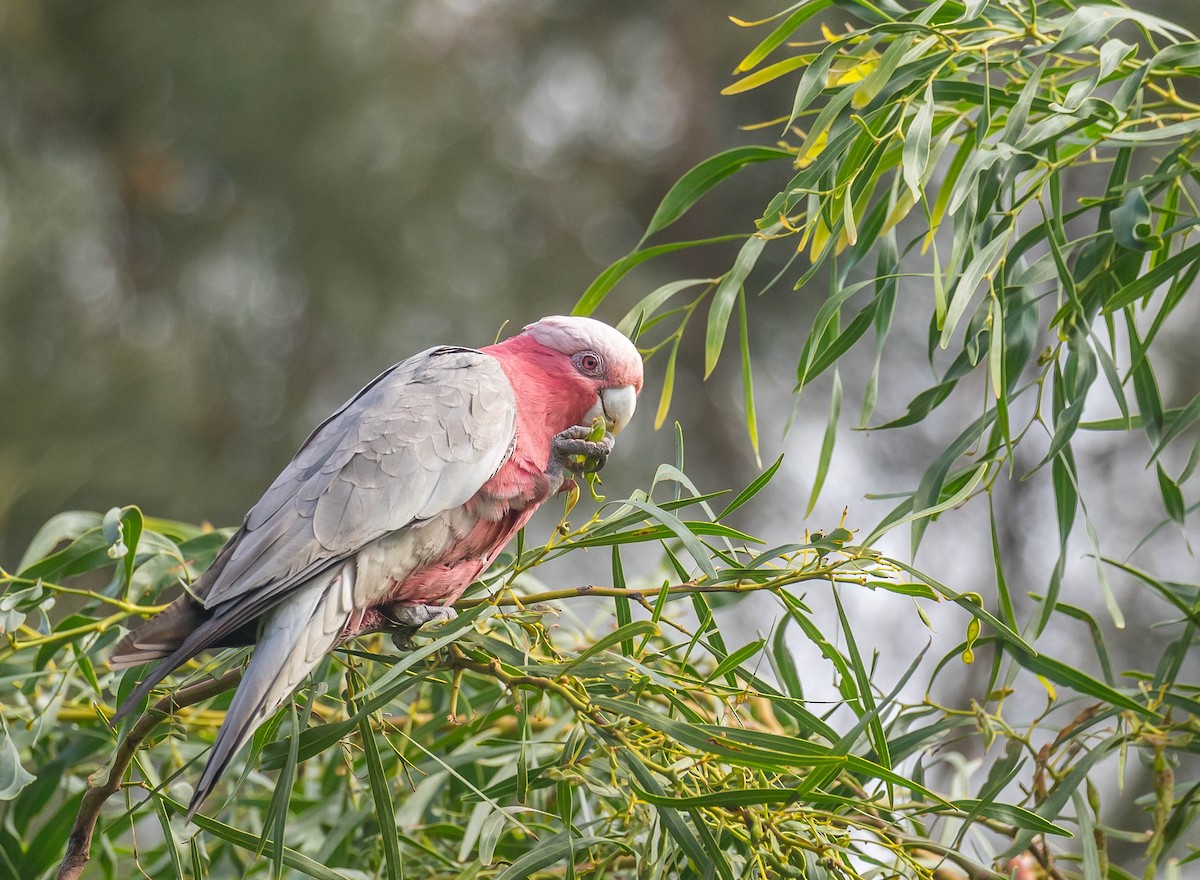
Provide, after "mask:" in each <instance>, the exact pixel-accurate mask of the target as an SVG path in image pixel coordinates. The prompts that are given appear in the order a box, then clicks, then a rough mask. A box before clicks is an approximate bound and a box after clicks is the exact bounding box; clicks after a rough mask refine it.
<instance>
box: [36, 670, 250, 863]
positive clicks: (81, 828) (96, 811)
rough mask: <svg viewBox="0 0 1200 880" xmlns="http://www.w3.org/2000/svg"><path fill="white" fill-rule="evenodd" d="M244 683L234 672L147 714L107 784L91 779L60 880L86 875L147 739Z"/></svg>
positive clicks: (171, 697)
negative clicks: (102, 828) (107, 808)
mask: <svg viewBox="0 0 1200 880" xmlns="http://www.w3.org/2000/svg"><path fill="white" fill-rule="evenodd" d="M241 680H242V671H241V670H240V669H233V670H230V671H229V672H227V673H225V674H224V675H222V676H221V677H220V678H214V679H210V680H208V681H202V682H199V683H197V684H194V685H190V686H188V687H185V688H180V689H179V690H177V691H175V692H174V693H170V694H167V695H166V696H164V697H161V698H159V700H158V701H157V702H156V703H155V704H154V705H153V706H151V707H150V708H149V709H147V710H146V712H145V713H144V714H143V715H142V717H141V718H139V719H138V720H137V723H136V724H134V725H133V727H131V728H130V730H129V733H128V734H126V736H125V739H123V740H122V741H121V744H120V745H119V746H117V750H116V752H115V753H114V754H113V759H112V765H111V766H110V767H109V771H108V775H107V777H105V779H104V782H102V783H101V784H99V785H97V784H95V783H94V782H93V781H92V779H91V778H89V779H88V783H87V791H86V792H84V795H83V801H82V802H81V803H80V804H79V813H78V815H76V817H75V824H74V825H73V826H72V827H71V836H70V837H69V838H68V839H67V853H66V855H65V856H64V857H63V860H62V864H61V865H60V866H59V869H58V875H57V877H58V880H75V878H77V877H79V875H80V874H81V873H83V869H84V867H85V866H86V865H87V863H88V860H89V859H90V858H91V855H92V836H93V835H94V834H95V831H96V822H97V821H98V820H99V819H100V810H101V808H103V806H104V804H105V802H106V801H107V800H108V799H109V798H110V797H112V796H113V795H114V794H116V793H117V792H118V791H120V790H121V780H122V778H123V777H124V776H125V771H126V770H128V769H129V765H130V764H131V763H132V762H133V758H134V756H135V755H136V754H137V751H138V749H139V748H141V745H142V742H143V741H144V740H145V739H146V737H148V736H149V735H150V734H151V733H153V732H154V729H155V728H156V727H158V725H159V724H160V723H161V722H163V721H165V720H166V719H167V718H169V717H170V716H171V715H173V714H174V713H175V712H177V711H179V710H180V709H182V708H184V707H185V706H191V705H194V704H195V703H200V702H203V701H204V700H207V699H209V698H211V697H215V696H216V695H217V694H222V693H224V692H225V691H228V690H231V689H233V688H234V687H236V686H237V683H238V682H239V681H241Z"/></svg>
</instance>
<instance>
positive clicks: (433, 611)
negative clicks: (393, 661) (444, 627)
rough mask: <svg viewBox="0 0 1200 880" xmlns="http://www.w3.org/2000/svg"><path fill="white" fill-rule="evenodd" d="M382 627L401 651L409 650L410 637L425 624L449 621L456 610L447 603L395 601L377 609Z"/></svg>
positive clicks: (454, 616)
mask: <svg viewBox="0 0 1200 880" xmlns="http://www.w3.org/2000/svg"><path fill="white" fill-rule="evenodd" d="M377 610H378V612H379V616H380V619H381V621H382V623H383V624H384V627H383V628H384V629H385V631H387V632H390V633H391V634H392V644H394V645H395V646H396V647H397V648H399V649H400V650H401V651H407V650H409V649H410V648H411V647H412V645H411V644H410V642H411V639H412V637H413V636H414V635H416V634H417V631H418V630H419V629H421V627H423V626H426V625H427V624H430V623H433V624H441V623H449V622H450V621H452V620H454V619H455V618H456V617H458V612H457V611H455V610H454V609H453V608H451V607H449V606H448V605H413V604H410V603H408V602H396V603H394V604H391V605H380V606H379V608H378V609H377Z"/></svg>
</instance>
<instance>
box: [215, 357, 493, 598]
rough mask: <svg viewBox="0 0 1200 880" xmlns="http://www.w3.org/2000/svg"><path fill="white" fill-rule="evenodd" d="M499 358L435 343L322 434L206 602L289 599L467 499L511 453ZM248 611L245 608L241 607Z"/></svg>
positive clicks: (381, 380)
mask: <svg viewBox="0 0 1200 880" xmlns="http://www.w3.org/2000/svg"><path fill="white" fill-rule="evenodd" d="M515 420H516V400H515V398H514V395H513V391H512V386H511V385H510V384H509V382H508V378H507V377H506V376H505V375H504V371H503V369H502V368H501V367H500V364H499V362H498V361H497V360H496V359H495V358H493V357H491V356H489V355H486V354H483V353H482V352H478V351H474V350H471V349H460V348H433V349H430V350H428V351H425V352H422V353H421V354H418V355H415V356H413V357H411V358H409V359H408V360H406V361H403V362H402V363H399V364H397V365H396V366H395V367H393V368H392V369H390V370H388V371H387V372H385V373H383V374H382V375H381V376H379V377H378V378H377V379H376V380H375V381H374V382H372V383H371V384H370V385H368V386H367V387H366V388H364V389H363V390H362V391H360V392H359V393H358V394H357V395H356V396H355V397H353V398H351V400H350V401H348V402H347V403H346V404H345V405H344V406H343V407H342V408H341V409H340V410H338V411H337V412H336V413H334V414H333V415H332V416H331V417H330V418H329V419H328V420H327V421H326V422H325V423H324V424H322V425H321V426H320V427H318V428H317V429H316V430H315V431H314V432H313V433H312V435H311V436H310V437H309V438H308V440H306V441H305V443H304V445H303V446H301V448H300V451H299V452H298V453H297V454H296V457H295V458H294V459H292V461H291V462H290V463H289V464H288V466H287V467H286V468H284V470H283V472H282V473H281V474H280V475H279V476H278V477H277V478H276V479H275V482H274V483H272V484H271V487H270V488H269V489H268V490H267V491H266V493H264V495H263V497H262V498H261V499H260V500H259V502H258V503H257V504H255V505H254V507H253V508H252V509H251V510H250V513H249V514H248V515H247V516H246V521H245V522H244V523H243V525H242V528H241V530H240V531H239V532H238V534H237V535H236V536H235V537H234V539H233V540H232V541H231V545H232V546H231V547H230V548H229V556H228V558H227V560H226V561H225V564H224V566H223V567H222V568H221V570H220V571H219V572H218V573H217V576H216V579H215V580H214V581H213V582H212V584H211V585H209V589H208V590H207V591H206V592H205V593H204V594H203V596H202V597H201V598H202V599H203V602H204V606H205V607H206V608H208V609H214V608H215V606H218V605H221V604H223V603H226V602H230V601H231V600H233V599H250V597H251V596H252V597H253V599H252V604H253V605H255V606H257V607H260V608H261V607H262V604H261V603H263V602H264V600H266V601H267V602H268V603H269V601H270V598H271V597H274V596H277V595H279V594H280V593H283V592H286V591H287V590H288V589H289V588H291V587H293V586H295V585H297V584H298V583H300V582H302V581H303V580H304V579H305V578H307V577H311V576H312V575H313V574H314V573H316V572H317V571H320V570H321V569H322V568H325V567H327V566H328V565H330V564H331V563H333V562H334V561H336V560H339V559H344V558H346V557H347V556H350V555H351V554H353V553H355V552H356V551H358V550H359V549H360V548H362V547H363V546H364V545H365V544H367V543H369V542H370V541H373V540H374V539H376V538H378V537H380V536H382V535H384V534H386V533H388V532H393V531H396V530H397V529H400V528H403V527H404V526H406V525H408V524H409V523H411V522H414V521H418V520H421V519H426V518H428V517H431V516H435V515H436V514H438V513H440V512H442V511H445V510H449V509H452V508H454V507H458V506H459V505H462V504H464V503H466V502H467V501H468V500H469V499H470V498H471V496H472V495H474V494H475V493H476V492H477V491H478V490H479V489H480V487H481V486H483V484H484V483H486V482H487V481H488V480H489V479H490V478H491V477H492V476H493V475H494V474H495V473H496V471H497V470H499V469H500V467H501V465H502V464H503V463H504V462H505V461H506V460H507V458H508V456H509V455H510V454H511V452H512V447H513V444H514V442H515V438H516V424H515ZM239 604H240V603H239Z"/></svg>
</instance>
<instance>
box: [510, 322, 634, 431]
mask: <svg viewBox="0 0 1200 880" xmlns="http://www.w3.org/2000/svg"><path fill="white" fill-rule="evenodd" d="M521 335H522V336H525V337H527V338H529V339H531V340H532V341H533V342H534V343H536V344H537V345H538V346H540V347H541V348H544V349H546V350H548V351H550V352H554V353H556V354H558V355H561V356H563V357H565V358H566V359H567V360H568V361H569V364H570V366H569V367H566V365H565V364H564V369H566V370H567V371H569V372H570V373H572V374H573V375H572V376H571V378H572V380H573V384H575V385H576V386H584V387H586V388H588V389H589V390H590V391H591V392H593V393H594V395H595V399H594V402H593V403H592V405H591V407H590V408H589V409H588V410H587V412H585V413H584V414H583V417H582V418H581V419H580V421H579V424H581V425H588V424H591V422H592V420H593V419H595V418H597V417H599V416H604V419H605V421H606V422H607V423H608V428H609V430H610V431H612V433H614V434H616V433H618V432H620V430H621V429H622V428H624V427H625V426H626V425H627V424H629V420H630V419H631V418H633V411H634V408H635V407H636V405H637V395H638V394H639V392H641V390H642V356H641V355H640V354H639V353H638V350H637V347H636V346H635V345H634V344H633V343H632V342H630V341H629V339H628V338H627V337H626V336H625V335H624V334H622V333H621V332H620V331H619V330H616V329H614V328H612V327H610V326H608V325H607V324H604V323H602V322H600V321H597V320H595V319H593V318H578V317H567V316H564V315H552V316H550V317H547V318H542V319H541V320H540V321H538V322H537V323H534V324H530V325H528V326H527V327H526V328H525V330H524V332H523V333H522V334H521Z"/></svg>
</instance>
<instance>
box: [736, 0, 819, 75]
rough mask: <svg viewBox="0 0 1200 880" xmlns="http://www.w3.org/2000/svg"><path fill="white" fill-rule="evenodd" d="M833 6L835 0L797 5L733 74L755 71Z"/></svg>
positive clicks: (814, 1) (817, 0)
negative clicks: (815, 17) (784, 44)
mask: <svg viewBox="0 0 1200 880" xmlns="http://www.w3.org/2000/svg"><path fill="white" fill-rule="evenodd" d="M832 4H833V0H810V2H803V3H797V4H796V5H795V7H793V10H792V12H791V14H790V15H788V17H787V18H785V19H784V20H783V21H782V22H781V23H780V24H779V26H778V27H776V28H775V30H773V31H772V32H771V34H770V35H769V36H768V37H767V38H766V39H765V40H763V41H762V42H761V43H759V44H758V45H757V46H755V47H754V48H753V49H752V50H751V51H750V52H749V54H747V55H746V57H745V58H743V59H742V60H741V61H740V62H738V66H737V67H736V68H734V71H733V72H734V73H745V72H746V71H747V70H753V69H754V68H755V67H757V66H758V65H759V63H760V62H761V61H762V60H763V59H764V58H766V57H767V56H768V55H770V54H771V53H772V52H774V51H775V50H776V49H778V48H779V47H780V46H781V45H783V42H784V41H785V40H786V39H787V38H788V37H789V36H791V34H792V33H794V32H795V30H796V28H798V27H800V25H802V24H804V22H806V21H808V20H809V19H810V18H812V17H813V16H814V15H817V14H818V13H819V12H821V11H823V10H825V9H828V8H829V7H830V6H831V5H832ZM756 23H758V22H756Z"/></svg>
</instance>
